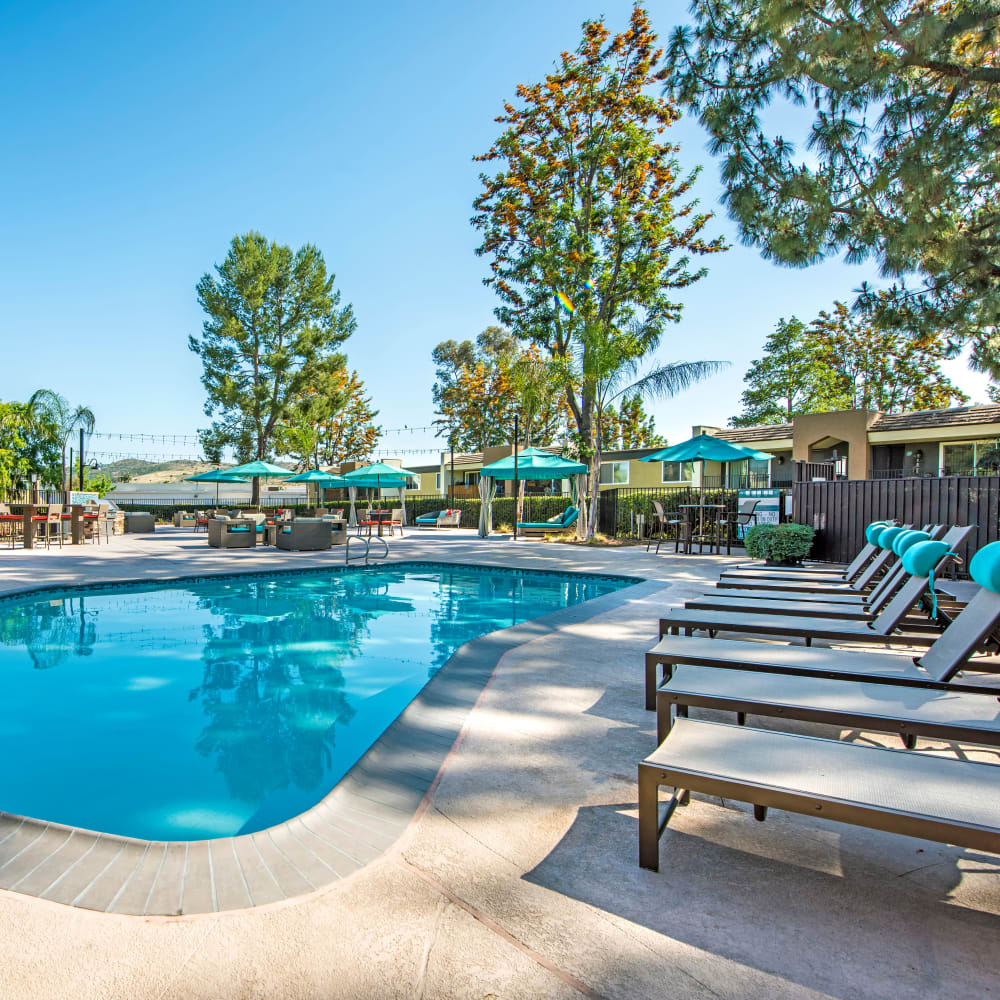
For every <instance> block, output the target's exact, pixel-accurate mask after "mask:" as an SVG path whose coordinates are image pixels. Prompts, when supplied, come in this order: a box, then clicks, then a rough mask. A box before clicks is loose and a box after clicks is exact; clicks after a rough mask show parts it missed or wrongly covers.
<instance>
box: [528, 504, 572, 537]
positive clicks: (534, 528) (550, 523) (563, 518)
mask: <svg viewBox="0 0 1000 1000" xmlns="http://www.w3.org/2000/svg"><path fill="white" fill-rule="evenodd" d="M579 516H580V510H579V508H578V507H567V508H566V509H565V510H564V511H563V512H562V513H561V514H556V516H555V517H550V518H549V519H548V520H547V521H518V522H517V530H518V531H519V532H520V533H521V534H524V535H548V534H552V533H555V532H562V531H565V530H566V529H567V528H571V527H572V526H573V525H574V524H575V523H576V519H577V518H578V517H579Z"/></svg>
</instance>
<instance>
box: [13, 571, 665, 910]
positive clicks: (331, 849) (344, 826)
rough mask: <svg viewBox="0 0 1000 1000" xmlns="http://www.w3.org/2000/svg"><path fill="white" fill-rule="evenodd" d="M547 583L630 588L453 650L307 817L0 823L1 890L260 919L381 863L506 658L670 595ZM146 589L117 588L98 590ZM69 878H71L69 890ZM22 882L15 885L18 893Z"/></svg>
mask: <svg viewBox="0 0 1000 1000" xmlns="http://www.w3.org/2000/svg"><path fill="white" fill-rule="evenodd" d="M404 562H405V563H409V564H422V565H444V566H462V565H467V564H463V563H458V562H454V563H453V562H444V563H436V562H435V561H433V560H419V559H411V560H400V561H399V562H392V563H383V564H381V565H385V566H398V565H401V564H403V563H404ZM372 568H375V567H372ZM471 568H475V569H486V570H491V569H494V568H495V567H489V566H479V567H475V566H474V567H471ZM311 569H312V568H310V569H308V570H305V571H306V572H310V570H311ZM328 569H329V567H323V568H322V569H320V570H319V571H320V572H322V571H326V570H328ZM523 571H525V572H528V573H532V572H536V573H537V572H541V573H544V572H545V571H544V570H537V569H532V568H527V569H525V570H523ZM265 572H266V571H265ZM288 572H292V573H295V572H302V571H301V570H289V571H288ZM549 572H550V573H553V574H555V575H562V574H563V573H568V574H569V575H576V576H592V577H602V576H603V577H605V578H617V579H625V580H629V581H632V582H630V583H629V584H628V585H627V586H624V587H622V588H621V589H619V590H616V591H613V592H612V593H610V594H604V595H601V596H599V597H596V598H592V599H591V600H589V601H584V602H582V603H580V604H576V605H573V606H571V607H569V608H560V609H557V610H555V611H551V612H549V613H547V614H545V615H541V616H539V617H538V618H534V619H530V620H529V621H526V622H521V623H518V624H516V625H511V626H508V627H506V628H503V629H498V630H496V631H494V632H489V633H485V634H484V635H481V636H477V637H476V638H474V639H471V640H469V641H468V642H466V643H463V645H462V646H460V647H459V648H458V649H457V650H456V651H455V653H454V654H453V655H452V656H451V657H450V658H449V659H448V660H447V662H446V663H445V664H444V665H443V666H442V667H441V668H440V669H439V670H438V671H437V672H436V674H435V675H434V677H432V678H431V679H430V680H429V681H428V683H427V684H426V685H424V687H423V688H422V689H421V690H420V692H419V693H418V694H417V696H416V697H415V698H414V699H413V701H411V702H410V703H409V704H408V705H407V706H406V708H405V709H404V710H403V711H402V712H401V713H400V715H399V716H397V718H396V719H394V720H393V722H392V723H391V724H390V725H389V726H388V727H387V728H386V730H385V731H384V732H383V733H382V734H381V735H380V736H379V738H378V739H377V740H376V741H375V742H374V743H373V744H372V745H371V746H370V747H369V748H368V750H367V751H366V752H365V753H364V754H363V755H362V756H361V757H360V758H359V760H358V761H357V762H356V763H355V764H354V765H353V766H352V768H351V769H350V770H349V771H348V772H347V773H346V774H345V775H344V776H343V778H341V780H340V781H338V782H337V784H336V785H334V787H333V788H332V789H330V791H329V792H327V794H326V795H324V796H323V798H322V799H320V800H319V801H318V802H317V803H316V804H315V805H313V806H311V807H310V808H309V809H307V810H306V811H304V812H302V813H300V814H298V815H296V816H294V817H292V818H290V819H288V820H285V821H283V822H281V823H278V824H276V825H275V826H272V827H268V828H266V829H264V830H261V831H257V832H255V833H252V834H242V835H236V836H232V837H219V838H213V839H211V840H178V841H155V840H153V841H151V840H142V839H139V838H131V837H122V836H119V835H114V834H105V833H101V832H99V831H93V830H86V829H82V828H78V827H72V826H68V825H65V824H57V823H50V822H46V821H44V820H38V819H34V818H32V817H21V816H16V815H14V814H11V813H6V812H3V811H0V847H2V845H4V844H6V843H7V842H8V841H11V839H12V838H15V839H14V841H13V844H14V847H17V848H18V849H17V850H15V852H14V854H13V855H12V856H11V857H10V858H9V859H8V860H7V861H5V862H4V863H3V864H0V889H2V890H4V891H6V892H11V893H15V894H17V895H19V896H27V897H33V898H36V899H40V900H42V901H44V902H48V903H55V904H58V905H67V906H72V907H74V908H78V909H85V910H90V911H92V912H102V913H108V914H115V915H119V916H136V917H143V918H149V917H155V918H170V917H189V916H197V915H205V914H218V913H223V912H236V911H241V910H247V909H252V910H259V909H260V908H261V907H266V906H269V905H275V904H284V903H287V902H288V901H290V900H294V899H296V898H300V897H307V896H309V895H312V894H314V893H316V892H318V891H322V890H326V889H329V888H331V887H332V886H335V885H336V884H338V883H339V882H341V881H343V880H344V879H347V878H350V877H351V876H352V875H354V874H355V873H356V872H358V871H360V870H362V869H363V868H365V867H366V866H367V865H369V864H371V863H373V862H375V861H376V860H378V859H380V858H382V857H384V856H385V855H386V854H387V853H389V852H391V851H392V850H393V848H394V846H395V845H396V844H397V842H398V841H399V839H400V837H402V835H403V834H404V833H405V832H406V830H407V829H409V827H410V826H411V825H412V823H413V822H414V821H415V819H416V818H417V817H419V815H421V814H422V811H423V810H424V809H425V808H426V805H427V803H428V802H429V800H430V798H431V797H432V796H433V791H434V789H435V788H436V786H437V784H438V783H439V781H440V778H441V776H442V774H443V771H444V769H445V767H446V766H447V763H448V761H449V760H450V758H451V755H452V753H453V750H454V749H455V747H456V743H457V741H458V739H459V737H460V735H461V733H462V731H463V729H464V727H465V724H466V722H467V720H468V717H469V715H470V713H471V712H472V709H473V708H474V706H475V704H476V703H477V701H478V700H479V698H480V697H481V696H482V694H483V692H485V690H486V688H487V686H488V685H489V682H490V680H491V679H492V677H493V676H494V675H495V673H496V671H497V669H498V668H499V666H500V664H501V662H502V661H503V658H504V657H505V656H506V654H507V653H508V652H511V651H512V650H514V649H516V648H518V647H520V646H523V645H525V644H527V643H530V642H533V641H534V640H535V639H538V638H542V637H545V636H549V635H553V634H555V633H558V632H559V631H560V630H561V629H563V628H566V627H568V626H571V625H575V624H578V623H579V622H582V621H586V620H589V619H591V618H593V617H596V616H598V615H601V614H604V613H606V612H608V611H611V610H614V609H615V608H617V607H620V606H622V605H624V604H626V603H628V602H629V601H631V600H634V599H637V598H639V597H640V596H645V595H646V594H647V593H652V592H655V591H660V590H663V589H665V588H668V587H669V586H670V584H669V583H665V582H664V581H662V580H652V579H648V578H647V579H644V578H641V577H634V576H624V575H623V574H601V573H588V572H585V571H584V572H576V573H574V572H572V571H569V570H566V571H559V570H556V571H549ZM247 575H261V573H260V571H257V572H249V573H236V574H233V573H222V574H199V576H198V577H179V578H172V579H170V580H166V579H165V580H164V581H163V582H167V583H170V582H177V581H178V580H181V581H183V580H185V579H188V580H190V579H205V578H209V577H218V576H247ZM150 582H151V581H148V580H136V581H115V582H114V583H109V584H108V585H107V586H121V585H125V584H126V583H136V584H140V585H141V584H148V583H150ZM155 582H160V581H155ZM84 586H86V585H84ZM97 586H98V587H103V586H104V585H97ZM68 589H75V588H74V587H73V585H68V586H67V585H65V584H62V585H59V586H57V587H44V588H32V589H31V590H30V591H18V592H16V593H15V594H11V595H9V596H10V597H23V596H31V595H32V594H36V593H43V594H44V593H45V592H46V591H51V590H68ZM20 842H23V843H22V844H21V846H18V845H19V843H20ZM68 845H72V847H71V849H70V850H69V851H68V852H67V853H66V854H65V855H64V857H63V859H62V861H61V862H60V860H59V859H58V856H59V854H60V852H62V851H64V849H66V848H67V846H68ZM5 853H6V852H5ZM18 859H21V861H20V863H19V864H18V863H17V862H18ZM88 859H89V863H87V864H85V862H87V860H88ZM11 865H13V866H14V867H13V868H9V866H11ZM81 865H83V867H82V868H79V867H78V866H81ZM88 869H90V870H92V871H93V872H94V873H93V875H92V877H91V878H89V879H88V880H87V881H86V882H85V884H83V885H82V888H80V887H79V886H80V878H81V875H83V876H84V878H86V875H85V874H84V873H86V872H87V871H88ZM5 870H6V871H5ZM74 870H76V875H75V879H74V878H71V877H70V876H71V875H73V873H74ZM39 872H43V875H42V876H41V878H43V879H47V880H48V881H46V882H45V884H44V885H41V888H35V889H33V888H32V887H33V885H34V883H33V882H32V881H31V880H32V878H33V877H35V880H36V882H37V881H38V878H39V877H38V875H37V873H39ZM206 875H207V878H208V882H209V883H210V885H209V886H208V887H206V884H205V879H206ZM22 883H27V885H26V886H24V887H20V888H19V886H22ZM206 888H208V889H209V890H210V891H209V892H208V893H207V894H206ZM77 890H79V891H77ZM88 897H89V898H88ZM173 903H176V905H172V904H173ZM209 903H210V905H206V904H209Z"/></svg>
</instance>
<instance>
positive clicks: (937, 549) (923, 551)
mask: <svg viewBox="0 0 1000 1000" xmlns="http://www.w3.org/2000/svg"><path fill="white" fill-rule="evenodd" d="M947 551H948V543H947V542H917V544H916V545H913V546H911V547H910V548H908V549H907V550H906V552H904V553H903V569H905V570H906V572H907V573H909V574H910V575H911V576H928V575H929V574H930V571H931V570H932V569H934V567H935V566H936V565H937V564H938V560H940V558H941V557H942V556H943V555H944V554H945V553H946V552H947Z"/></svg>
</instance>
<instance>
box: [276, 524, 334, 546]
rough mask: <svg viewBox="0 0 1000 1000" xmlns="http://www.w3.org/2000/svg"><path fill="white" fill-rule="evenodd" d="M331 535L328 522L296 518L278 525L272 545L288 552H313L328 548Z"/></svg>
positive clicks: (331, 539)
mask: <svg viewBox="0 0 1000 1000" xmlns="http://www.w3.org/2000/svg"><path fill="white" fill-rule="evenodd" d="M332 534H333V533H332V530H331V527H330V522H329V521H324V520H323V519H322V518H319V517H297V518H295V520H294V521H288V522H287V523H284V524H279V526H278V530H277V532H276V533H275V537H274V544H275V545H276V546H277V547H278V548H279V549H285V550H286V551H288V552H294V551H299V552H303V551H305V552H315V551H319V550H320V549H328V548H329V547H330V545H331V544H332V541H333V538H332Z"/></svg>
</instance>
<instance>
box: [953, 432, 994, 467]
mask: <svg viewBox="0 0 1000 1000" xmlns="http://www.w3.org/2000/svg"><path fill="white" fill-rule="evenodd" d="M998 472H1000V441H998V440H997V439H996V438H990V439H989V440H986V441H963V442H962V443H961V444H946V445H945V446H944V474H945V475H946V476H995V475H997V474H998Z"/></svg>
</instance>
